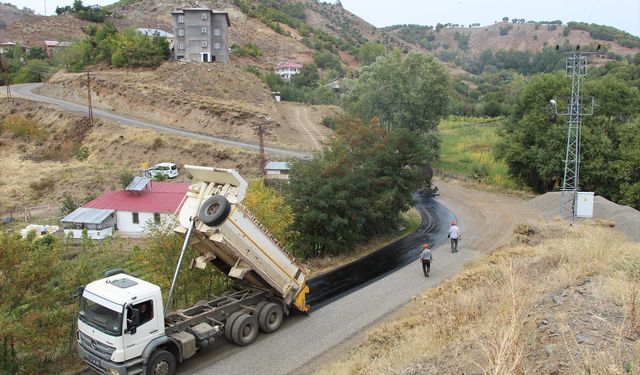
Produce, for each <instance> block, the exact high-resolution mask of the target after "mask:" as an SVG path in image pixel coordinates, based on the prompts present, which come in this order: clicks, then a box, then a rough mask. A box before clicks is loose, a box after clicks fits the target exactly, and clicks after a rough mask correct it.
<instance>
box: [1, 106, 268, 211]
mask: <svg viewBox="0 0 640 375" xmlns="http://www.w3.org/2000/svg"><path fill="white" fill-rule="evenodd" d="M11 115H14V116H15V115H18V116H20V117H21V118H23V119H28V120H31V121H33V123H35V126H37V132H36V133H37V136H34V137H21V136H16V135H14V134H12V133H11V132H7V131H4V130H3V131H2V132H0V164H1V165H3V170H2V173H1V176H2V178H1V179H0V212H4V211H8V210H11V209H14V208H21V207H24V206H33V205H39V204H46V203H59V202H61V201H62V198H63V194H64V193H65V192H67V193H69V194H70V195H71V196H72V197H73V198H75V199H77V200H84V199H85V198H87V197H90V196H96V195H99V194H101V193H103V192H105V191H109V190H117V189H120V188H121V186H120V181H119V178H118V176H119V174H120V173H121V172H122V171H123V170H128V171H131V172H133V173H134V174H135V173H138V172H139V170H140V164H141V163H143V162H147V163H149V164H155V163H158V162H163V161H171V162H175V163H178V164H179V165H180V166H182V165H183V164H199V165H210V166H217V167H223V168H237V169H239V170H241V171H242V173H243V174H244V175H247V176H250V175H254V174H256V173H257V169H258V168H257V166H258V160H257V155H256V154H255V153H251V152H245V151H241V150H238V149H234V148H230V147H226V146H221V145H216V144H211V143H206V142H201V141H194V140H191V139H187V138H182V137H176V136H170V135H165V134H158V133H154V132H152V131H147V130H140V129H135V128H130V127H126V126H121V125H117V124H113V123H110V122H106V121H101V120H96V121H95V122H94V124H93V125H90V124H89V123H88V122H87V120H86V119H85V118H84V117H83V116H79V115H75V114H68V113H64V112H59V111H57V110H55V109H54V108H52V107H50V106H48V105H41V104H37V103H33V102H30V101H26V100H16V99H14V100H12V101H11V102H8V101H0V123H4V121H5V120H6V119H7V117H8V116H11ZM85 157H86V159H85V160H78V159H79V158H80V159H83V158H85ZM178 179H179V180H184V179H186V176H185V174H184V172H183V171H181V176H180V177H178Z"/></svg>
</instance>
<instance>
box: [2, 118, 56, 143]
mask: <svg viewBox="0 0 640 375" xmlns="http://www.w3.org/2000/svg"><path fill="white" fill-rule="evenodd" d="M3 132H7V133H11V134H13V135H14V136H16V137H20V138H23V139H42V138H44V136H45V131H44V130H42V129H40V127H39V126H38V124H37V123H36V122H35V121H33V120H31V119H28V118H26V117H23V116H22V115H19V114H13V115H9V116H7V117H6V118H5V119H4V122H3V123H2V126H0V133H3Z"/></svg>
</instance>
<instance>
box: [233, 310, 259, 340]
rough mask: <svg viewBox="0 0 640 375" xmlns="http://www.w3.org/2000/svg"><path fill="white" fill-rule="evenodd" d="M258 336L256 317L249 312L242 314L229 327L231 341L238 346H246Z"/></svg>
mask: <svg viewBox="0 0 640 375" xmlns="http://www.w3.org/2000/svg"><path fill="white" fill-rule="evenodd" d="M257 336H258V319H256V317H255V316H252V315H249V314H242V316H240V317H239V318H238V319H236V321H235V322H233V327H231V337H232V339H233V343H234V344H236V345H238V346H247V345H249V344H251V343H252V342H253V340H255V339H256V337H257Z"/></svg>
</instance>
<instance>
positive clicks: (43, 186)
mask: <svg viewBox="0 0 640 375" xmlns="http://www.w3.org/2000/svg"><path fill="white" fill-rule="evenodd" d="M55 184H56V180H55V179H54V178H53V177H43V178H41V179H40V180H38V181H36V182H32V183H30V184H29V188H31V190H33V191H35V192H41V191H44V190H49V189H52V188H53V187H54V186H55Z"/></svg>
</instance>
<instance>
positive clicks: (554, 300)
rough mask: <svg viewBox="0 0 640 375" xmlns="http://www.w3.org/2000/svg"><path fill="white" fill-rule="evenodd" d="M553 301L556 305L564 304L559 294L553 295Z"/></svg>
mask: <svg viewBox="0 0 640 375" xmlns="http://www.w3.org/2000/svg"><path fill="white" fill-rule="evenodd" d="M551 300H552V301H553V302H554V303H555V304H556V305H561V304H562V297H560V296H559V295H557V294H552V295H551Z"/></svg>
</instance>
